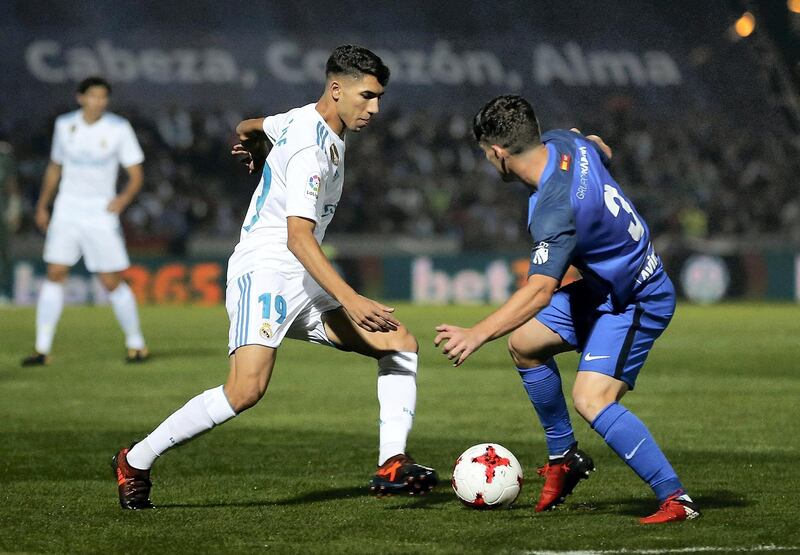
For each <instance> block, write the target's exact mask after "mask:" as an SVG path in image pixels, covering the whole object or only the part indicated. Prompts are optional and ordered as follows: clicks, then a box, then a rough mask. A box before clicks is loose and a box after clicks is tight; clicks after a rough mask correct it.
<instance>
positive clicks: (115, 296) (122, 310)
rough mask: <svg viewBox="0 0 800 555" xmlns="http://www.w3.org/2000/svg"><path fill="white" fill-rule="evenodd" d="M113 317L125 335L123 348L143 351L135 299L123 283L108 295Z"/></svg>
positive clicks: (142, 339)
mask: <svg viewBox="0 0 800 555" xmlns="http://www.w3.org/2000/svg"><path fill="white" fill-rule="evenodd" d="M108 300H110V301H111V307H112V308H113V309H114V315H115V316H116V317H117V321H118V322H119V325H120V327H121V328H122V331H123V332H124V333H125V347H127V348H128V349H144V337H143V336H142V330H141V328H140V327H139V312H138V311H137V310H136V297H134V296H133V291H131V288H130V287H128V284H127V283H125V282H124V281H123V282H121V283H120V284H119V285H118V286H117V288H116V289H114V290H113V291H111V292H110V293H109V294H108Z"/></svg>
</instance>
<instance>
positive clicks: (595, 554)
mask: <svg viewBox="0 0 800 555" xmlns="http://www.w3.org/2000/svg"><path fill="white" fill-rule="evenodd" d="M755 551H800V547H797V546H783V545H755V546H752V547H711V546H707V547H706V546H703V547H682V548H675V549H603V550H588V551H526V552H525V553H526V555H614V554H617V553H620V554H625V555H628V554H630V555H661V554H663V553H721V552H725V553H752V552H755Z"/></svg>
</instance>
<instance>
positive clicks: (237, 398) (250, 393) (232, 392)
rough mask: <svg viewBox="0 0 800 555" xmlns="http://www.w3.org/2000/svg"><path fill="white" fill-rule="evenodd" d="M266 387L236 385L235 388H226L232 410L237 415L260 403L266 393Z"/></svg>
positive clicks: (252, 384)
mask: <svg viewBox="0 0 800 555" xmlns="http://www.w3.org/2000/svg"><path fill="white" fill-rule="evenodd" d="M266 391H267V388H266V385H264V386H262V387H259V384H255V383H250V384H241V383H237V384H234V385H233V387H226V388H225V396H226V397H227V398H228V403H230V405H231V408H232V409H233V411H234V412H235V413H236V414H239V413H240V412H243V411H245V410H247V409H249V408H251V407H253V406H255V404H256V403H258V402H259V401H260V400H261V398H262V397H263V396H264V393H266Z"/></svg>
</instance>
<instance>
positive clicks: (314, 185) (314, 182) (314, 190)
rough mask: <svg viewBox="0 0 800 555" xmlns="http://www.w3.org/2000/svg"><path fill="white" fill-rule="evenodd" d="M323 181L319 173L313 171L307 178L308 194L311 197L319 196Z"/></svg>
mask: <svg viewBox="0 0 800 555" xmlns="http://www.w3.org/2000/svg"><path fill="white" fill-rule="evenodd" d="M321 182H322V179H320V177H319V175H318V174H316V173H312V174H311V175H309V176H308V179H307V180H306V196H307V197H309V198H313V199H316V198H319V185H320V183H321Z"/></svg>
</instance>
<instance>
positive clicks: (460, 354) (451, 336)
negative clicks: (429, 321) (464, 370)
mask: <svg viewBox="0 0 800 555" xmlns="http://www.w3.org/2000/svg"><path fill="white" fill-rule="evenodd" d="M436 331H438V332H439V333H438V334H437V335H436V338H435V339H434V340H433V344H434V345H435V346H437V347H438V346H439V344H440V343H442V342H444V345H443V346H442V354H443V355H445V356H446V357H447V358H448V359H450V360H452V361H454V362H453V366H461V364H462V363H463V362H464V361H465V360H467V358H469V356H470V355H471V354H472V353H474V352H475V351H477V350H478V349H480V348H481V345H483V344H484V343H485V342H486V340H485V339H484V338H483V337H481V336H480V335H479V334H478V333H477V332H476V331H475V329H474V328H459V327H458V326H451V325H449V324H440V325H438V326H436Z"/></svg>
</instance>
